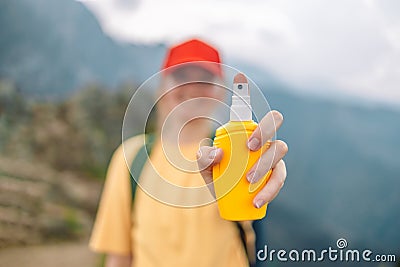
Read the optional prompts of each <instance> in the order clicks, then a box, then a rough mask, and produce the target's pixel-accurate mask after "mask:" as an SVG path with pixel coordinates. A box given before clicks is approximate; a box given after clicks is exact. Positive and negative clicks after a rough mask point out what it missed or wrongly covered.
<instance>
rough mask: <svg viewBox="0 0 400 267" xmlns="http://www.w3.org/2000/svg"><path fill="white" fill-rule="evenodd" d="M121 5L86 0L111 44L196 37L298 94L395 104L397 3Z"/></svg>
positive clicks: (313, 0)
mask: <svg viewBox="0 0 400 267" xmlns="http://www.w3.org/2000/svg"><path fill="white" fill-rule="evenodd" d="M121 1H122V0H101V1H99V0H86V1H84V3H85V4H87V5H88V6H89V7H90V8H91V9H92V10H93V12H94V13H95V14H96V15H97V16H98V18H99V19H100V21H101V25H102V27H103V29H104V31H105V32H107V33H108V34H109V35H111V36H112V37H114V38H116V39H119V40H122V41H127V42H136V43H153V42H166V43H173V42H176V41H180V40H182V39H184V38H186V37H188V36H200V37H203V38H206V39H207V40H209V41H211V42H212V43H214V44H216V45H218V46H219V47H220V48H221V49H222V51H223V52H224V55H225V57H229V58H233V57H235V58H239V59H242V60H245V61H248V62H250V63H254V64H257V65H258V66H261V67H263V68H265V69H268V71H270V72H273V73H274V74H275V75H277V76H278V77H279V78H280V79H282V80H284V81H286V82H287V83H289V84H291V85H294V87H296V88H299V90H310V91H318V92H320V91H321V90H326V92H328V93H336V94H342V95H348V96H354V95H356V96H358V97H362V98H367V99H373V100H374V101H375V100H378V101H384V102H392V103H395V104H399V103H400V90H399V89H400V88H399V85H400V16H398V10H400V4H399V3H400V2H399V1H397V0H391V1H390V0H377V1H374V0H364V1H363V0H338V1H319V0H302V1H293V0H280V1H265V0H247V1H246V0H230V1H229V0H219V1H215V0H203V1H185V0H168V1H165V0H164V1H163V0H141V1H139V0H137V1H128V0H124V1H122V2H124V3H125V2H126V3H134V4H129V5H122V6H123V8H121Z"/></svg>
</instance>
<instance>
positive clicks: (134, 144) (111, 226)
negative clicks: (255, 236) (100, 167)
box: [90, 135, 248, 267]
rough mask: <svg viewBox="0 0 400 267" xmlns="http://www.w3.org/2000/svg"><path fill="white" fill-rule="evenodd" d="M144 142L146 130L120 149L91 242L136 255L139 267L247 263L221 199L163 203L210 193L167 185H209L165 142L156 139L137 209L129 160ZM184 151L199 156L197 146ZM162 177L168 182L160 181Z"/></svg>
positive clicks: (102, 249)
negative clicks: (176, 161)
mask: <svg viewBox="0 0 400 267" xmlns="http://www.w3.org/2000/svg"><path fill="white" fill-rule="evenodd" d="M142 145H143V135H141V136H137V137H133V138H131V139H129V140H127V141H126V142H125V143H124V146H123V147H122V146H120V147H119V148H118V149H117V150H116V151H115V153H114V155H113V157H112V160H111V162H110V165H109V169H108V172H107V178H106V183H105V186H104V189H103V193H102V197H101V201H100V205H99V210H98V214H97V218H96V222H95V225H94V228H93V233H92V237H91V240H90V247H91V248H92V249H93V250H95V251H97V252H104V253H113V254H121V255H132V256H133V263H132V266H134V267H137V266H140V267H153V266H157V267H160V266H168V267H170V266H178V267H179V266H185V267H187V266H191V267H197V266H199V267H200V266H204V267H209V266H219V267H224V266H227V267H228V266H229V267H230V266H238V267H241V266H248V262H247V257H246V252H245V250H244V248H243V245H242V242H241V240H240V234H239V231H238V229H237V227H236V225H235V224H234V223H232V222H229V221H225V220H223V219H221V218H220V217H219V214H218V208H217V205H216V203H211V204H208V205H204V206H200V207H193V208H183V207H176V206H171V205H167V204H164V203H163V202H167V203H183V204H184V203H198V201H199V199H200V201H202V200H204V199H209V198H210V195H209V194H210V193H209V192H208V191H206V190H204V191H201V190H200V191H198V190H197V191H196V192H198V193H197V195H196V194H192V195H188V194H185V193H181V192H186V191H181V190H177V191H173V190H172V191H171V190H170V188H169V187H168V186H166V185H165V184H168V183H172V184H175V185H178V186H184V187H196V186H201V185H204V181H203V179H202V178H201V176H200V174H199V173H198V172H197V173H191V172H185V171H182V170H180V169H179V166H178V167H177V166H174V164H171V158H170V155H169V158H166V156H165V153H164V151H163V148H162V146H161V145H160V142H156V143H155V145H154V148H153V150H152V154H151V157H150V160H148V161H147V162H146V165H145V166H144V168H143V171H142V174H141V177H140V183H141V185H143V186H144V187H143V188H144V189H142V188H141V187H139V186H138V187H137V191H136V194H135V201H134V206H133V209H132V200H131V188H130V180H129V179H130V175H129V170H128V168H127V163H126V162H128V164H129V165H130V164H131V162H132V160H133V158H134V156H135V155H136V153H137V151H138V149H140V147H141V146H142ZM181 150H182V153H183V154H185V155H186V156H187V157H188V158H189V159H192V160H194V158H195V152H196V150H197V146H194V145H193V146H187V147H184V148H181ZM124 151H125V156H124ZM188 155H189V156H188ZM190 155H192V158H191V156H190ZM125 157H126V161H125ZM172 163H173V160H172ZM160 177H162V181H167V183H165V184H163V183H161V182H160V181H161V180H160ZM147 188H151V189H152V190H151V192H149V191H148V190H146V189H147ZM175 188H176V187H175ZM145 191H146V192H147V193H146V192H145ZM189 192H190V191H189ZM207 194H208V195H207ZM150 195H152V196H150ZM154 196H155V197H154ZM156 198H158V199H156ZM185 198H186V199H185ZM160 200H161V201H160Z"/></svg>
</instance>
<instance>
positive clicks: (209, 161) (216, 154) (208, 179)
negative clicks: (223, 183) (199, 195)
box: [196, 146, 223, 195]
mask: <svg viewBox="0 0 400 267" xmlns="http://www.w3.org/2000/svg"><path fill="white" fill-rule="evenodd" d="M196 156H197V165H198V166H199V171H200V174H201V176H202V177H203V179H204V182H205V183H206V184H207V185H208V187H209V189H210V191H211V193H212V194H213V195H214V186H213V178H212V167H213V166H214V165H216V164H218V163H219V162H220V161H221V159H222V156H223V151H222V149H221V148H217V147H210V146H202V147H200V149H199V151H197V154H196Z"/></svg>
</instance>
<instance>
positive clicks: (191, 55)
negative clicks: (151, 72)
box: [90, 39, 288, 267]
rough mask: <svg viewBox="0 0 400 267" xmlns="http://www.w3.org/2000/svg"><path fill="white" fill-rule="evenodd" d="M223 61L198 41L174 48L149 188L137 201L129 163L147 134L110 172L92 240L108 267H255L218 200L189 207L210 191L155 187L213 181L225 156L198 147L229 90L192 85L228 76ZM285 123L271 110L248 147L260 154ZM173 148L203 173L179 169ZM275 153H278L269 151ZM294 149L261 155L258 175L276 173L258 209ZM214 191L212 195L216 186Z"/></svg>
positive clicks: (124, 150) (146, 176) (167, 63)
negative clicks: (223, 216)
mask: <svg viewBox="0 0 400 267" xmlns="http://www.w3.org/2000/svg"><path fill="white" fill-rule="evenodd" d="M204 62H210V63H214V64H210V65H207V64H203V63H204ZM185 63H193V64H191V65H190V64H189V65H185ZM219 63H221V60H220V55H219V52H218V50H217V49H215V48H214V47H213V46H212V45H210V44H208V43H206V42H204V41H202V40H199V39H190V40H187V41H185V42H182V43H179V44H177V45H174V46H172V47H171V48H169V50H168V52H167V55H166V57H165V60H164V64H163V67H162V70H164V71H163V76H162V81H161V86H160V89H159V91H158V96H159V101H158V102H157V130H156V133H155V137H156V138H155V140H156V141H155V142H154V145H153V149H152V152H151V154H150V160H149V161H150V162H151V163H146V165H145V167H144V169H143V171H142V172H141V175H140V183H143V186H138V187H137V188H136V192H135V194H134V200H133V199H132V192H131V186H130V179H131V178H130V173H129V166H128V165H129V164H127V162H131V161H132V160H133V159H134V157H135V155H136V153H137V151H138V150H139V148H140V147H141V146H142V145H143V136H142V135H140V136H135V137H132V138H130V139H128V140H126V141H124V142H123V144H122V145H121V146H120V147H119V148H117V149H116V151H115V152H114V154H113V156H112V159H111V161H110V164H109V167H108V171H107V177H106V181H105V185H104V189H103V192H102V196H101V200H100V204H99V208H98V213H97V217H96V220H95V224H94V227H93V232H92V236H91V240H90V247H91V248H92V249H93V250H94V251H96V252H99V253H105V254H106V259H105V266H107V267H115V266H126V267H128V266H134V267H137V266H140V267H147V266H185V267H187V266H192V267H196V266H220V267H223V266H227V267H228V266H249V260H248V257H247V254H246V247H245V246H244V245H243V241H242V238H241V231H240V229H239V228H238V227H237V224H236V223H234V222H231V221H226V220H223V219H221V218H220V216H219V213H218V206H217V204H216V202H215V201H214V202H211V203H208V204H206V205H185V204H187V203H191V202H190V201H192V200H193V199H195V201H197V200H198V199H201V201H202V200H207V201H208V200H209V199H208V198H209V196H212V194H210V192H208V195H207V194H206V193H205V192H204V191H201V192H199V193H198V194H197V193H195V194H185V193H181V192H180V191H179V192H178V191H177V193H170V192H168V191H167V189H165V188H163V187H162V186H161V185H160V186H159V185H158V184H157V183H154V181H155V180H157V179H155V177H156V176H158V177H162V178H163V179H165V180H167V181H169V182H170V183H173V184H176V185H178V186H179V187H180V188H181V187H185V188H188V187H196V186H201V185H204V184H205V182H206V183H207V184H208V185H210V184H212V183H210V181H212V166H213V165H215V164H217V163H218V162H219V161H220V160H221V158H222V157H223V152H222V151H221V150H220V149H216V148H214V147H212V146H210V145H208V146H207V145H204V146H201V147H200V149H199V144H200V143H202V140H204V139H205V138H207V137H209V135H210V133H211V124H210V120H207V119H204V118H203V115H204V114H210V113H211V112H212V111H213V110H215V108H216V104H215V103H218V102H220V101H223V100H224V97H225V96H226V90H225V89H223V88H221V87H219V86H215V85H213V84H212V83H209V82H192V83H190V82H186V81H212V80H216V79H221V78H222V77H223V73H222V69H221V65H220V64H219ZM174 84H175V85H176V84H178V85H179V86H173V85H174ZM167 87H168V88H167ZM170 88H172V89H170ZM192 100H193V101H192ZM209 100H216V101H209ZM282 122H283V117H282V114H281V113H279V112H278V111H270V112H268V113H267V115H265V117H264V118H262V120H260V123H259V125H258V127H257V128H256V130H255V131H254V133H253V134H252V135H251V137H250V138H249V140H248V143H247V146H248V148H249V149H250V150H258V149H259V148H260V147H261V146H262V145H263V144H264V143H265V142H267V141H268V140H269V139H271V138H272V137H273V136H274V134H275V130H276V129H278V128H279V126H280V125H281V124H282ZM274 123H275V125H274ZM161 137H162V138H161ZM161 139H162V142H161ZM176 145H178V146H179V149H178V148H177V146H176ZM174 149H175V150H179V153H178V154H179V155H180V156H182V155H183V158H184V159H186V160H187V161H188V162H189V163H193V162H196V166H197V165H198V167H197V168H198V170H201V171H197V172H196V171H185V170H183V169H182V168H186V167H187V166H186V167H185V166H184V167H182V166H176V164H178V165H179V164H180V162H181V161H180V159H182V158H179V157H178V158H174V157H175V156H174V154H173V152H174ZM272 150H274V151H275V155H273V153H269V152H268V151H272ZM287 150H288V149H287V145H286V144H285V143H284V142H283V141H281V140H275V141H272V143H271V147H270V149H268V150H267V152H265V153H264V154H263V155H262V157H261V158H260V163H261V164H260V167H259V168H258V169H257V172H256V174H255V175H258V176H262V175H263V174H265V173H267V171H268V170H269V169H270V166H272V175H271V178H270V179H269V181H268V182H267V184H266V185H265V187H264V188H263V189H262V190H261V191H260V192H259V193H258V194H257V196H256V197H255V198H254V205H255V207H261V206H262V205H264V204H266V203H268V202H270V201H271V200H273V199H274V198H275V197H276V195H277V194H278V192H279V191H280V189H281V187H282V186H283V184H284V181H285V179H286V167H285V163H284V161H283V159H282V158H283V157H284V155H285V154H286V153H287ZM169 152H171V153H169ZM176 159H177V160H176ZM175 163H176V164H175ZM189 165H190V164H189ZM190 166H192V165H190ZM190 166H189V167H188V168H192V167H190ZM154 179H155V180H154ZM146 185H148V186H149V187H148V188H150V187H151V188H152V190H153V189H154V191H152V193H151V194H149V193H148V192H147V191H146V190H145V189H144V188H145V187H146ZM206 189H207V191H208V188H207V187H206ZM209 189H210V190H211V191H212V190H213V189H212V186H211V187H209ZM166 192H167V193H166ZM185 192H186V191H185ZM196 194H197V195H196ZM193 195H196V196H193ZM132 202H133V203H132ZM168 202H169V203H168ZM171 203H173V204H171ZM177 203H178V204H177ZM179 203H181V204H182V205H179ZM196 203H197V202H196ZM243 226H244V228H243V229H244V232H245V233H246V234H247V236H246V240H247V242H249V241H250V242H253V241H254V236H252V229H251V223H248V224H243Z"/></svg>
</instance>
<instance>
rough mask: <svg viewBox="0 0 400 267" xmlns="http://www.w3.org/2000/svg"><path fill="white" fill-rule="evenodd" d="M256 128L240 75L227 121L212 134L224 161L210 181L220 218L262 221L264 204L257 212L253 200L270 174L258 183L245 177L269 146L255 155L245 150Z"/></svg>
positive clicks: (245, 86)
mask: <svg viewBox="0 0 400 267" xmlns="http://www.w3.org/2000/svg"><path fill="white" fill-rule="evenodd" d="M256 128H257V123H256V122H254V121H253V120H252V109H251V105H250V94H249V85H248V83H247V79H246V77H245V76H244V75H243V74H241V73H239V74H237V75H236V76H235V78H234V81H233V94H232V104H231V110H230V121H229V122H228V123H226V124H225V125H223V126H221V127H219V128H218V129H217V130H216V132H215V138H214V146H215V147H219V148H221V149H222V150H223V153H224V155H223V158H222V160H221V161H220V162H219V164H217V165H215V166H214V167H213V181H214V188H215V194H216V198H217V202H218V208H219V213H220V216H221V217H222V218H223V219H226V220H231V221H244V220H257V219H261V218H263V217H265V214H266V211H267V204H265V205H264V206H262V207H260V208H256V207H255V206H254V205H253V199H254V197H255V196H256V194H257V193H258V192H259V191H260V190H261V189H262V187H263V186H264V185H265V183H266V182H267V181H268V179H269V177H270V175H271V170H270V171H269V172H268V173H267V174H266V175H265V176H264V177H262V178H261V179H260V180H259V181H258V182H257V183H254V184H253V183H249V182H248V180H247V178H246V174H247V172H248V171H249V170H250V168H251V167H252V166H253V165H254V164H255V163H256V162H257V160H258V159H259V158H260V156H261V155H262V153H263V152H264V151H265V150H267V149H268V148H269V146H270V144H269V143H268V142H267V143H266V144H265V145H264V146H263V147H262V148H261V149H259V150H258V151H250V150H249V149H248V148H247V140H248V138H249V137H250V135H251V134H252V133H253V131H254V130H255V129H256Z"/></svg>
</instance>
